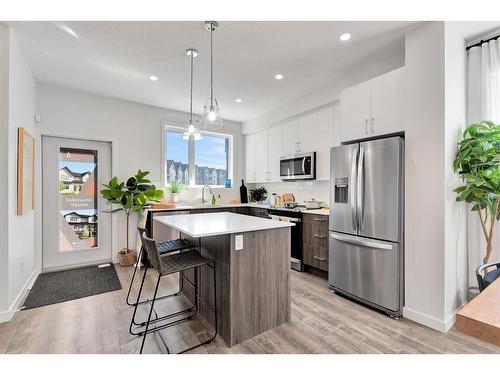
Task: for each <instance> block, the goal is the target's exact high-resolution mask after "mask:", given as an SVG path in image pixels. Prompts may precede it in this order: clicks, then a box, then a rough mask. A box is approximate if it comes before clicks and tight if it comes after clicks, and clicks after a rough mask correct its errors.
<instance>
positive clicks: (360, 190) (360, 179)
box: [356, 147, 365, 231]
mask: <svg viewBox="0 0 500 375" xmlns="http://www.w3.org/2000/svg"><path fill="white" fill-rule="evenodd" d="M364 161H365V148H364V147H360V148H359V158H358V176H357V181H356V186H357V194H356V196H357V197H356V200H357V214H358V229H359V231H362V230H363V229H364V219H365V208H364V203H365V197H364V194H365V189H364V188H365V186H364V184H365V170H364Z"/></svg>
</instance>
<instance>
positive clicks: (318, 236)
mask: <svg viewBox="0 0 500 375" xmlns="http://www.w3.org/2000/svg"><path fill="white" fill-rule="evenodd" d="M314 237H316V238H325V237H326V236H321V235H319V234H315V235H314Z"/></svg>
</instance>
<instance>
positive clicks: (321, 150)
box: [316, 103, 340, 180]
mask: <svg viewBox="0 0 500 375" xmlns="http://www.w3.org/2000/svg"><path fill="white" fill-rule="evenodd" d="M339 130H340V122H339V105H338V103H337V104H335V105H334V106H332V107H327V108H324V109H321V110H320V111H318V124H317V141H316V145H317V147H316V179H317V180H328V179H329V178H330V149H331V148H332V147H334V146H338V145H340V137H339V133H340V132H339Z"/></svg>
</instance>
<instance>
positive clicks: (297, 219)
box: [267, 209, 303, 272]
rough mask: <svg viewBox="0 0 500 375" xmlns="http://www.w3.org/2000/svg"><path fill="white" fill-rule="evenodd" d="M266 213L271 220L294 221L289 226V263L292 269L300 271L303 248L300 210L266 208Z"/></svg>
mask: <svg viewBox="0 0 500 375" xmlns="http://www.w3.org/2000/svg"><path fill="white" fill-rule="evenodd" d="M267 213H268V214H269V218H270V219H272V220H279V221H287V222H291V223H294V224H295V225H294V226H293V227H292V228H291V237H292V238H291V254H290V255H291V259H290V261H291V264H290V267H291V268H292V269H293V270H296V271H300V272H302V263H303V250H302V214H301V213H300V211H292V210H290V211H285V210H273V209H268V210H267Z"/></svg>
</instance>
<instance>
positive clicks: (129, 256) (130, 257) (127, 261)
mask: <svg viewBox="0 0 500 375" xmlns="http://www.w3.org/2000/svg"><path fill="white" fill-rule="evenodd" d="M118 260H119V262H120V266H122V267H130V266H133V265H134V264H135V262H136V261H137V256H136V254H135V250H130V249H122V250H120V251H119V252H118Z"/></svg>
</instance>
